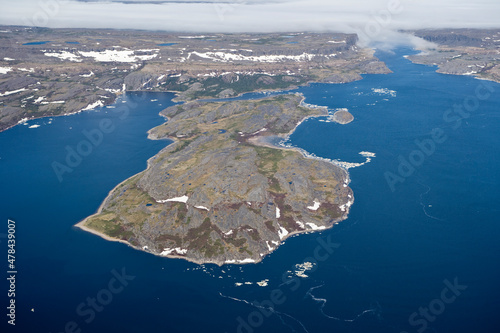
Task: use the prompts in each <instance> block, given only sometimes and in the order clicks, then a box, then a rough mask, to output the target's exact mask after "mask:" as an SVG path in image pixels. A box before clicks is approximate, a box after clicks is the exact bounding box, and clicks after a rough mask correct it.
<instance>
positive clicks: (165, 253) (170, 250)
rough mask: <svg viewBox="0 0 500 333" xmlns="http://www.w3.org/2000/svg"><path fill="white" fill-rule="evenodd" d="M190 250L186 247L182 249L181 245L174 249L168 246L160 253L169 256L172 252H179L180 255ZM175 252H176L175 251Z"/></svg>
mask: <svg viewBox="0 0 500 333" xmlns="http://www.w3.org/2000/svg"><path fill="white" fill-rule="evenodd" d="M187 251H188V250H186V249H182V248H180V247H176V248H174V249H169V248H166V249H163V252H162V253H160V255H161V256H168V255H171V254H179V255H182V254H186V253H187ZM174 252H175V253H174Z"/></svg>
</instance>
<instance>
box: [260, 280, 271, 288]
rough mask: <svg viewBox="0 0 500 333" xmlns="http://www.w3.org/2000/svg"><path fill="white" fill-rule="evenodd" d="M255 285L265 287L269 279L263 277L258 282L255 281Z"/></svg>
mask: <svg viewBox="0 0 500 333" xmlns="http://www.w3.org/2000/svg"><path fill="white" fill-rule="evenodd" d="M257 285H258V286H259V287H267V286H268V285H269V279H265V280H262V281H259V282H257Z"/></svg>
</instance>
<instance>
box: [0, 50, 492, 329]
mask: <svg viewBox="0 0 500 333" xmlns="http://www.w3.org/2000/svg"><path fill="white" fill-rule="evenodd" d="M411 52H412V51H411V50H408V49H398V50H396V51H395V52H394V53H382V52H378V53H377V56H379V57H380V58H381V59H382V60H383V61H385V62H386V63H387V64H388V66H389V68H390V69H392V70H393V72H394V73H392V74H388V75H365V76H364V79H363V80H361V81H358V82H352V83H348V84H341V85H330V84H313V85H311V86H309V87H304V88H300V89H298V91H299V92H302V93H303V94H304V95H305V96H306V102H307V103H311V104H317V105H324V106H328V107H329V108H330V109H331V110H332V112H334V111H335V109H337V108H347V109H349V111H350V112H351V113H352V114H353V115H354V117H355V120H354V121H353V122H352V123H350V124H347V125H339V124H336V123H329V122H324V121H322V120H326V117H324V118H319V119H309V120H307V121H305V122H304V123H303V124H302V125H301V126H299V127H298V128H297V130H296V132H295V133H294V134H293V135H292V136H291V138H290V141H289V144H291V145H295V146H298V147H301V148H303V149H305V150H307V151H309V152H311V153H314V154H316V155H317V156H321V157H325V158H330V159H338V160H341V161H345V162H351V163H361V162H365V161H366V158H365V157H364V156H362V155H360V154H359V153H360V152H370V153H374V154H375V155H376V157H373V158H372V159H371V162H369V163H367V164H365V165H363V166H360V167H357V168H353V169H350V170H349V171H350V175H351V180H352V182H351V184H350V186H351V187H352V189H353V191H354V195H355V203H354V205H353V207H352V209H351V212H350V215H349V218H348V220H346V221H344V222H342V223H341V224H339V225H338V226H336V227H334V228H333V229H331V230H327V231H324V232H321V233H315V234H308V235H301V236H298V237H293V238H291V239H288V240H287V241H286V243H285V244H284V245H282V246H281V247H280V248H279V249H278V250H277V251H275V252H274V253H273V254H272V255H270V256H268V257H266V258H265V260H264V261H263V262H262V263H260V264H257V265H246V266H224V267H217V266H213V265H203V266H198V265H194V264H191V263H188V262H184V261H182V260H172V259H165V258H159V257H155V256H152V255H149V254H147V253H142V252H139V251H136V250H133V249H131V248H129V247H128V246H126V245H124V244H120V243H114V242H108V241H105V240H103V239H101V238H99V237H96V236H94V235H91V234H88V233H86V232H83V231H81V230H79V229H76V228H74V227H73V225H74V224H75V223H77V222H78V221H80V220H81V219H83V218H85V217H86V216H88V215H90V214H92V213H93V212H95V210H97V208H98V207H99V205H100V203H101V202H102V200H103V199H104V198H105V197H106V195H107V193H108V191H110V190H111V189H112V188H113V187H114V186H115V185H117V184H118V183H120V182H121V181H123V180H124V179H126V178H128V177H130V176H132V175H134V174H135V173H137V172H140V171H141V170H143V169H144V168H145V167H146V161H147V159H148V158H149V157H151V156H153V155H154V154H155V153H156V152H158V151H159V150H160V149H161V148H162V147H165V146H166V145H167V144H168V143H169V142H167V141H151V140H147V138H146V131H147V130H148V129H150V128H152V127H154V126H156V125H158V124H161V123H162V122H163V119H162V118H161V117H159V116H158V112H159V111H160V110H162V109H163V108H165V107H167V106H168V105H172V104H173V103H172V102H171V98H172V97H173V95H172V94H168V93H128V94H126V95H125V96H124V97H122V98H120V99H119V100H118V101H117V103H116V104H115V106H116V107H115V108H114V109H113V108H102V109H100V110H98V111H95V112H94V111H91V112H85V113H80V114H76V115H73V116H68V117H58V118H53V119H52V120H50V119H49V118H44V119H39V120H34V121H30V122H29V124H28V125H27V126H23V125H20V126H16V127H14V128H11V129H9V130H7V131H5V132H2V133H0V147H1V150H0V188H1V194H0V195H1V200H0V202H1V207H2V209H1V210H0V221H3V222H2V223H3V224H2V225H3V227H2V228H1V229H0V232H1V233H4V234H3V235H0V241H1V243H0V248H1V249H2V251H5V252H4V253H6V252H7V246H6V238H5V237H2V236H5V234H6V233H7V219H9V218H10V219H12V220H14V221H16V239H17V243H16V246H17V247H16V266H17V267H16V269H17V271H18V274H17V281H16V326H15V328H13V327H11V326H8V325H7V324H6V316H4V315H2V316H3V318H4V319H3V321H2V327H7V328H8V329H9V331H18V332H72V331H74V332H77V331H78V330H81V332H310V333H312V332H372V333H373V332H424V331H426V332H496V331H498V328H500V325H499V323H498V320H497V312H498V310H499V309H500V301H499V299H500V297H499V296H500V287H499V284H498V281H499V280H500V267H499V266H500V261H499V254H500V242H499V241H498V238H499V235H500V225H499V219H498V211H499V208H498V207H499V205H498V203H499V202H500V190H499V185H500V176H499V172H498V171H499V170H500V135H499V133H500V110H499V106H500V94H499V93H498V92H499V91H500V85H499V84H496V83H492V82H487V81H480V80H476V79H473V78H471V77H464V76H451V75H443V74H438V73H435V68H432V67H426V66H422V65H415V64H412V63H411V62H409V61H408V60H406V59H405V58H404V57H403V55H405V54H409V53H411ZM262 95H263V94H250V95H246V96H243V97H241V98H255V97H260V96H262ZM155 100H157V101H155ZM460 105H462V107H460ZM457 115H459V116H457ZM35 124H40V125H41V126H40V127H38V128H29V126H31V125H35ZM98 132H100V133H101V134H102V136H100V135H99V134H98ZM85 133H87V135H86V134H85ZM89 133H91V134H93V135H94V136H92V135H91V134H89ZM89 138H92V139H93V141H92V140H91V139H89ZM416 140H418V141H416ZM83 142H90V145H89V144H86V143H83ZM92 142H94V143H95V144H94V143H92ZM72 150H73V151H76V152H80V153H85V154H80V157H81V159H75V160H69V161H70V162H72V164H71V169H72V170H71V172H69V171H68V172H64V173H61V171H60V172H59V176H60V177H61V178H62V180H61V181H60V179H59V178H58V176H57V174H56V172H54V169H53V165H54V162H59V163H61V164H64V163H66V162H67V161H66V160H65V159H66V157H67V154H68V152H69V151H72ZM83 155H85V156H83ZM398 169H399V170H398ZM66 171H67V170H66ZM388 179H389V181H388ZM391 184H392V185H391ZM325 244H326V245H325ZM305 262H311V263H312V264H313V266H312V269H311V270H306V271H304V273H303V274H305V275H302V274H300V273H299V274H298V275H297V271H300V270H301V269H300V267H297V266H296V265H298V264H303V263H305ZM4 263H5V264H4V265H2V267H4V268H3V270H4V271H5V272H6V271H7V268H6V267H7V266H6V265H7V263H6V261H4ZM306 268H307V267H306ZM301 275H302V276H301ZM117 276H121V277H120V278H117ZM262 281H265V282H266V283H267V286H266V285H265V284H266V283H261V284H262V285H263V286H260V285H257V284H256V283H257V282H262ZM245 282H247V283H248V284H245ZM240 283H241V284H242V285H236V284H240ZM250 283H251V284H250ZM0 287H1V288H2V290H3V291H2V292H4V291H7V290H8V285H7V284H6V281H5V280H3V282H2V284H1V285H0ZM254 301H256V302H257V303H253V302H254ZM2 302H3V303H2V308H3V309H6V307H7V305H8V304H7V299H6V298H5V297H3V298H2ZM32 310H33V311H32ZM4 311H6V312H7V310H4ZM3 331H4V330H2V332H3Z"/></svg>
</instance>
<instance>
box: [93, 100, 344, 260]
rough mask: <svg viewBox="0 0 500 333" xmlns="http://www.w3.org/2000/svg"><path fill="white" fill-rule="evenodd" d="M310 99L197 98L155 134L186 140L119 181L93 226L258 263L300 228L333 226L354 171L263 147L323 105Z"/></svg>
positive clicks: (201, 256) (147, 246) (171, 249)
mask: <svg viewBox="0 0 500 333" xmlns="http://www.w3.org/2000/svg"><path fill="white" fill-rule="evenodd" d="M300 102H301V96H297V95H286V96H279V97H275V98H268V99H262V100H256V101H234V102H225V103H199V102H192V103H187V104H185V105H182V106H173V107H170V108H168V109H166V110H164V111H163V114H164V115H165V116H167V117H169V118H170V120H169V121H168V122H167V123H165V124H164V125H162V126H159V127H157V128H155V129H153V130H151V131H150V136H151V137H153V138H156V139H162V138H167V137H173V138H176V142H175V143H174V144H172V145H170V146H168V147H166V148H165V149H163V150H162V151H161V152H160V153H159V154H157V155H156V156H155V157H153V158H151V159H150V160H149V167H148V169H147V170H146V171H144V172H142V173H140V174H138V175H136V176H134V177H132V178H131V179H129V180H127V181H125V182H124V183H122V184H121V185H119V186H118V187H117V188H116V189H115V190H114V191H112V193H110V195H109V196H108V198H107V199H106V200H105V202H104V204H103V206H102V207H101V210H100V212H99V213H98V214H96V215H94V216H92V217H90V218H89V219H87V220H86V221H85V223H84V224H85V226H86V227H88V228H91V229H93V230H95V231H98V232H101V233H104V234H106V235H108V236H111V237H114V238H117V239H122V240H125V241H127V242H129V243H130V244H132V245H133V246H135V247H138V248H142V249H144V250H146V251H149V252H152V253H154V254H158V255H164V256H174V257H183V258H186V259H189V260H192V261H195V262H200V263H201V262H203V263H206V262H212V263H216V264H224V263H250V262H258V261H260V260H261V259H262V257H264V256H265V255H266V254H268V253H270V252H272V251H273V250H274V249H276V248H277V247H278V246H279V244H280V243H281V242H282V241H283V240H284V239H286V238H287V237H288V236H290V235H291V234H294V233H302V232H311V231H315V230H323V229H326V228H330V227H331V226H332V225H333V224H334V223H336V222H338V221H341V220H343V219H345V218H346V215H347V212H348V210H349V207H350V205H351V204H352V202H353V196H352V192H351V189H350V188H349V187H348V186H347V181H348V180H347V179H348V178H347V174H346V172H345V171H344V170H342V169H340V168H338V167H336V166H334V165H333V164H330V163H328V162H325V161H322V160H319V159H307V158H304V157H303V156H302V154H301V153H300V152H298V151H295V150H290V149H288V150H285V149H277V148H271V147H265V146H261V145H255V144H254V143H256V142H258V139H259V138H262V137H263V136H267V135H279V134H281V135H283V134H285V133H288V132H290V131H291V130H293V129H294V128H295V126H296V124H297V123H299V122H300V121H301V120H302V119H303V118H305V117H307V116H318V115H324V114H325V113H324V111H323V110H320V109H310V108H305V107H302V106H300Z"/></svg>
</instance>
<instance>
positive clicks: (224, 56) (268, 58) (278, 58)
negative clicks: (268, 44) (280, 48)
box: [187, 51, 336, 63]
mask: <svg viewBox="0 0 500 333" xmlns="http://www.w3.org/2000/svg"><path fill="white" fill-rule="evenodd" d="M191 55H196V56H198V57H200V58H204V59H210V60H212V61H215V62H232V61H251V62H267V63H274V62H283V61H296V62H301V61H311V60H312V59H314V58H315V57H316V56H323V57H326V58H330V57H335V56H336V54H335V53H333V54H330V55H316V54H310V53H305V52H304V53H302V54H301V55H296V56H294V55H261V56H245V55H241V54H234V53H227V52H204V53H202V52H196V51H193V52H190V53H189V55H188V57H187V58H188V59H189V58H190V57H191Z"/></svg>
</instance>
